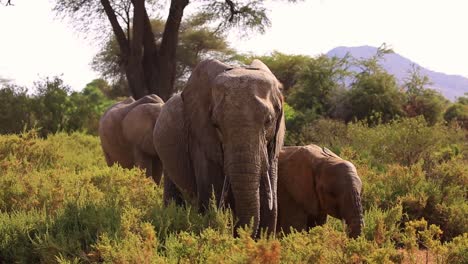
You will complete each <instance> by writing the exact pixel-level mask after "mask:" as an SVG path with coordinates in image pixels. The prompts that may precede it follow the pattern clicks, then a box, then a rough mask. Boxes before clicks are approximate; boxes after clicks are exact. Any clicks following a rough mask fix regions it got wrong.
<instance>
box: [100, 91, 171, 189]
mask: <svg viewBox="0 0 468 264" xmlns="http://www.w3.org/2000/svg"><path fill="white" fill-rule="evenodd" d="M163 105H164V101H163V100H162V99H161V98H159V97H158V96H156V95H147V96H144V97H142V98H140V99H139V100H137V101H135V100H134V99H133V98H132V97H129V98H127V99H126V100H125V101H122V102H119V103H116V104H115V105H113V106H111V107H110V108H109V109H108V110H107V111H106V112H105V113H104V115H103V116H102V117H101V119H100V120H99V137H100V139H101V146H102V149H103V151H104V155H105V158H106V162H107V165H109V166H111V165H112V164H114V163H118V164H120V165H121V166H122V167H123V168H128V169H129V168H133V167H135V166H137V167H139V168H141V169H144V170H146V175H147V176H152V177H153V179H154V181H155V182H156V183H158V184H159V182H160V181H161V176H162V164H161V161H160V159H159V157H158V155H157V154H156V150H155V149H154V145H153V128H154V125H155V123H156V120H157V119H158V116H159V113H160V111H161V108H162V106H163Z"/></svg>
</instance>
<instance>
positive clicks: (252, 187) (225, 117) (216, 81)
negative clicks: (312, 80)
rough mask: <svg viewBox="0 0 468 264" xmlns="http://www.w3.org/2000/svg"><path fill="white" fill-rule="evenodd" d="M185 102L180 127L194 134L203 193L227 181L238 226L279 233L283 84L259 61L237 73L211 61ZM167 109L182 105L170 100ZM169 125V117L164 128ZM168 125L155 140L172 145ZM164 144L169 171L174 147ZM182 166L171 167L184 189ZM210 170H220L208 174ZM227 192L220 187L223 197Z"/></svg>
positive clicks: (202, 66)
mask: <svg viewBox="0 0 468 264" xmlns="http://www.w3.org/2000/svg"><path fill="white" fill-rule="evenodd" d="M180 97H181V101H183V103H180V104H183V115H181V116H183V118H184V125H183V126H182V125H179V127H183V128H182V129H187V131H188V132H187V133H188V137H187V138H188V140H187V141H188V142H187V145H188V146H189V147H188V148H189V150H188V151H189V152H190V155H189V156H190V158H189V159H190V161H191V164H192V166H193V168H192V171H193V174H194V176H193V177H195V181H196V185H197V188H199V189H200V186H201V185H209V184H212V182H213V181H215V178H216V177H218V178H220V179H221V182H222V181H223V179H224V182H225V186H226V185H227V184H226V183H229V184H230V188H228V189H229V190H230V195H232V196H231V197H233V201H230V203H231V205H232V204H233V205H234V213H235V216H236V217H237V218H238V220H239V222H238V225H239V226H242V225H248V224H249V223H250V221H251V220H252V219H253V222H254V227H253V228H254V233H256V232H257V230H258V228H259V226H260V227H268V229H269V231H274V230H275V228H276V214H277V197H276V186H277V159H278V156H279V151H280V149H281V147H282V144H283V137H284V129H285V128H284V118H283V97H282V94H281V91H280V83H279V82H278V80H277V79H276V78H275V76H274V75H273V74H272V73H271V71H270V70H269V69H268V68H267V66H266V65H265V64H263V63H262V62H261V61H259V60H255V61H253V62H252V64H251V65H250V66H249V67H247V68H231V67H229V66H228V65H225V64H223V63H221V62H219V61H217V60H205V61H202V62H200V63H199V64H198V65H197V67H196V68H195V69H194V71H193V72H192V75H191V77H190V79H189V80H188V83H187V86H186V87H185V89H184V91H183V92H182V94H181V96H180ZM176 100H179V99H177V96H176V98H174V99H173V101H176ZM166 105H168V107H169V106H171V105H176V103H175V102H171V100H170V101H168V102H167V104H166ZM171 111H172V110H169V109H166V111H164V109H163V113H162V115H166V114H165V112H167V113H168V114H167V115H169V114H171ZM174 111H175V110H174ZM172 112H173V111H172ZM169 119H170V118H167V120H169ZM174 119H175V118H172V119H171V120H174ZM164 120H166V117H163V118H162V121H161V123H162V122H164ZM162 125H163V124H160V122H159V120H158V123H157V124H156V127H155V137H158V138H159V139H158V141H163V142H170V141H171V140H170V139H167V138H168V136H167V135H166V134H167V132H165V131H163V130H168V127H167V126H166V128H163V127H162ZM163 138H164V139H163ZM173 138H174V137H173ZM179 138H180V139H178V142H181V140H182V139H183V138H185V135H184V134H181V135H180V137H179ZM161 139H163V140H161ZM163 142H162V143H161V144H159V146H156V148H157V150H158V153H159V152H161V154H160V155H161V157H162V158H163V163H164V166H165V167H166V161H167V162H168V163H172V161H171V160H170V159H168V158H167V157H166V156H167V155H165V154H164V153H166V149H167V148H168V147H166V146H163V145H162V144H164V143H163ZM157 144H158V143H157ZM179 145H180V144H179ZM171 146H172V147H174V146H175V145H174V144H173V145H171ZM168 152H169V151H167V153H168ZM171 152H174V151H171ZM181 152H182V151H179V153H181ZM172 156H174V157H175V155H172ZM180 164H181V163H180V162H179V164H178V165H175V166H171V164H168V168H169V170H168V174H169V175H170V176H169V177H170V178H171V179H172V180H173V181H174V183H175V185H177V186H179V187H180V186H181V185H182V184H179V183H178V179H177V177H176V176H174V175H171V171H170V170H171V169H170V168H171V167H174V170H172V171H174V172H175V170H176V169H177V170H179V171H180V170H181V169H180V168H175V167H180ZM206 167H210V168H214V169H212V170H207V169H206ZM201 174H207V175H201ZM206 189H208V190H211V188H206ZM221 189H222V188H218V189H217V188H216V186H215V192H217V196H218V197H219V194H220V193H221ZM199 195H201V194H200V193H199Z"/></svg>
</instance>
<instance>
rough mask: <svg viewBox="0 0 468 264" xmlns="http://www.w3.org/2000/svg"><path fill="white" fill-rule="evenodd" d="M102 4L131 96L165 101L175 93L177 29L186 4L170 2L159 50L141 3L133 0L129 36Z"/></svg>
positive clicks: (179, 0)
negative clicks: (154, 97) (157, 98)
mask: <svg viewBox="0 0 468 264" xmlns="http://www.w3.org/2000/svg"><path fill="white" fill-rule="evenodd" d="M101 4H102V6H103V8H104V11H105V13H106V15H107V17H108V19H109V22H110V24H111V26H112V30H113V32H114V34H115V37H116V39H117V43H118V44H119V48H120V53H121V59H122V62H123V66H124V69H125V76H126V77H127V82H128V87H129V89H130V93H131V95H132V96H133V97H134V98H135V99H136V100H137V99H139V98H141V97H143V96H145V95H147V94H150V93H152V94H156V95H158V96H159V97H161V98H162V99H163V100H164V101H167V100H168V99H169V98H170V96H171V95H172V93H173V91H174V80H175V73H176V49H177V44H178V37H179V28H180V23H181V21H182V17H183V13H184V9H185V7H186V6H187V5H188V0H172V1H171V7H170V10H169V15H168V18H167V21H166V26H165V29H164V33H163V37H162V41H161V46H160V48H159V50H158V47H157V45H156V42H155V38H154V34H153V31H152V29H151V22H150V19H149V17H148V13H147V12H146V8H145V1H144V0H132V4H133V7H134V9H133V11H134V13H133V28H132V30H133V31H132V36H126V35H125V33H124V31H123V29H122V27H121V26H120V24H119V21H118V19H117V16H116V13H115V11H114V9H113V8H112V6H111V4H110V2H109V0H101Z"/></svg>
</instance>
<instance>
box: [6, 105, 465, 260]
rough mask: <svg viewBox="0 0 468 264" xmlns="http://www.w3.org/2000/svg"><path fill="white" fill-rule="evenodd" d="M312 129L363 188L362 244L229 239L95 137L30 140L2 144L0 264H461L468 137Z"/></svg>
mask: <svg viewBox="0 0 468 264" xmlns="http://www.w3.org/2000/svg"><path fill="white" fill-rule="evenodd" d="M293 114H294V113H292V115H293ZM287 116H291V113H289V114H287ZM312 125H313V126H310V130H306V131H304V133H306V132H307V133H310V135H308V136H307V137H304V138H308V139H314V140H316V141H318V143H320V144H327V146H332V148H333V150H334V151H336V152H337V153H340V155H341V156H342V157H343V158H346V159H348V160H350V161H352V162H353V163H354V164H355V165H356V167H357V170H358V172H359V174H360V176H361V179H362V181H363V185H364V186H363V188H364V192H363V203H364V209H365V215H364V218H365V223H366V225H365V227H364V229H363V235H362V236H361V237H359V238H358V239H349V238H348V237H347V236H346V234H345V232H344V231H343V229H344V228H343V226H342V224H341V222H340V221H339V220H338V219H333V218H330V219H329V221H328V223H327V224H326V225H324V226H321V227H316V228H313V229H311V230H309V231H303V232H297V231H294V230H293V232H291V234H288V235H284V234H278V236H277V237H276V238H267V237H264V236H262V237H261V238H260V239H257V240H253V239H252V238H251V237H250V236H249V234H250V233H251V232H250V231H249V230H241V231H239V237H238V238H234V237H233V236H232V234H233V227H234V223H235V221H234V219H233V216H232V214H231V212H230V211H224V210H219V209H218V208H217V207H216V203H215V202H213V203H212V205H211V207H210V209H209V210H208V211H207V212H206V213H205V214H203V215H201V214H199V213H198V212H197V208H194V207H193V206H191V205H190V204H191V203H190V202H189V203H187V205H186V206H184V207H177V206H175V205H174V204H171V205H169V206H167V207H164V206H163V203H162V188H161V187H160V186H157V185H156V184H155V183H154V182H153V181H152V180H151V179H149V178H147V177H146V176H145V175H144V173H143V172H142V171H140V170H138V169H132V170H126V169H122V168H120V167H118V166H113V167H107V165H106V164H105V161H104V158H103V155H102V153H101V149H100V146H99V140H98V138H97V137H95V136H90V135H84V134H82V133H73V134H65V133H57V134H49V136H48V137H47V139H43V138H40V137H38V135H37V133H36V132H35V131H30V132H27V133H23V134H19V135H3V136H0V175H1V177H0V259H1V260H2V261H3V262H7V263H15V262H23V263H31V262H44V263H50V262H60V263H79V262H91V263H96V262H106V263H125V262H138V263H140V262H152V263H153V262H155V263H178V262H180V263H220V262H223V263H246V262H248V263H280V262H281V263H305V262H310V263H337V262H338V263H359V262H363V263H406V262H408V261H414V260H415V259H421V258H423V259H424V258H425V257H426V256H427V257H428V258H429V260H434V262H436V263H447V261H451V262H453V263H464V262H466V261H467V260H468V255H467V252H466V245H467V243H468V237H467V233H468V230H467V226H468V223H466V219H468V215H467V214H466V212H468V210H467V209H468V208H467V200H466V199H467V196H466V193H467V189H466V188H467V187H466V186H468V171H467V168H466V165H465V164H466V159H467V154H466V145H465V144H464V135H466V134H464V133H466V132H464V131H463V130H460V129H457V128H453V127H443V126H428V124H427V123H426V122H425V121H424V119H423V118H422V117H419V118H410V119H404V120H400V121H394V122H391V123H388V124H379V125H377V126H374V127H369V126H368V125H367V124H366V123H365V122H361V123H358V124H348V125H345V124H344V123H340V122H337V121H332V120H320V121H319V122H314V123H313V124H312ZM412 130H417V132H414V131H412ZM332 131H334V133H335V134H333V135H334V136H330V132H332ZM421 135H422V136H421ZM415 137H416V138H417V137H425V138H428V139H429V140H430V141H431V142H433V143H434V144H433V145H431V144H425V143H424V144H420V143H418V141H415V142H414V144H411V142H409V143H410V144H408V145H409V146H405V149H400V147H401V145H399V144H396V142H397V139H398V138H400V139H402V140H404V139H405V138H413V139H415ZM422 142H426V141H422ZM379 146H380V147H379ZM406 153H420V154H418V155H417V156H418V158H417V159H414V160H411V162H410V163H409V164H408V163H407V162H408V159H406V158H404V157H400V156H403V155H405V154H406ZM387 154H388V156H387ZM426 252H427V254H426Z"/></svg>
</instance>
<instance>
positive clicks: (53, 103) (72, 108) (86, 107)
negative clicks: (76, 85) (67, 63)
mask: <svg viewBox="0 0 468 264" xmlns="http://www.w3.org/2000/svg"><path fill="white" fill-rule="evenodd" d="M106 89H108V85H107V83H106V82H105V81H103V80H99V79H98V80H94V81H93V82H91V83H89V84H88V85H87V86H86V87H85V88H84V89H83V91H81V92H71V91H70V88H69V87H68V86H67V85H65V84H64V83H63V81H62V80H61V79H60V78H59V77H52V78H45V79H43V80H40V81H37V82H35V84H34V87H33V88H32V89H31V90H34V91H35V93H34V94H28V93H27V89H26V88H22V87H18V86H15V85H10V84H8V85H5V86H3V87H0V95H1V97H0V102H1V104H0V113H1V116H0V133H2V134H10V133H20V132H21V131H23V130H24V129H30V128H33V127H35V128H37V129H38V131H39V134H40V135H41V136H47V135H48V134H53V133H55V132H57V131H67V132H71V131H87V132H88V133H91V134H96V133H97V129H98V122H99V118H100V117H101V115H102V113H104V111H105V109H107V108H108V107H109V106H110V105H111V104H113V103H114V102H113V101H111V100H109V99H107V98H106V96H105V95H104V94H103V92H102V91H106V92H107V91H108V90H106Z"/></svg>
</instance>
